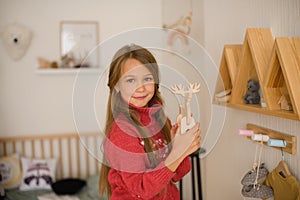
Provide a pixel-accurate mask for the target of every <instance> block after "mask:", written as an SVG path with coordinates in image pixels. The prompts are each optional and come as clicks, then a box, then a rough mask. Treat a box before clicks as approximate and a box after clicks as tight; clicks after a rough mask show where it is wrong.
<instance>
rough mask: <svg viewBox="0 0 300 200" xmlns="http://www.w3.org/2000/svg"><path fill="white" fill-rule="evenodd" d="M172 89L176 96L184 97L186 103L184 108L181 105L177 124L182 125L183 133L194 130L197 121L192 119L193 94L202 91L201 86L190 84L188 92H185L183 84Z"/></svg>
mask: <svg viewBox="0 0 300 200" xmlns="http://www.w3.org/2000/svg"><path fill="white" fill-rule="evenodd" d="M171 89H172V92H173V93H174V94H179V95H181V96H183V98H184V101H185V106H184V107H183V106H182V105H181V104H179V114H178V116H177V119H176V121H177V123H180V125H181V133H184V132H185V131H186V130H188V129H190V128H192V127H193V126H194V125H195V124H196V123H195V119H194V118H193V117H192V113H191V106H190V102H191V99H192V97H193V94H194V93H197V92H199V91H200V84H199V83H193V84H192V83H190V84H189V86H188V89H187V90H185V88H184V87H183V86H182V85H181V84H179V85H174V86H172V87H171Z"/></svg>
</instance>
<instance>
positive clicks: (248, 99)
mask: <svg viewBox="0 0 300 200" xmlns="http://www.w3.org/2000/svg"><path fill="white" fill-rule="evenodd" d="M244 102H245V103H246V104H259V103H260V96H259V83H258V82H257V81H255V80H248V92H247V94H245V95H244Z"/></svg>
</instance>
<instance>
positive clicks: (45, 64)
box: [37, 57, 58, 69]
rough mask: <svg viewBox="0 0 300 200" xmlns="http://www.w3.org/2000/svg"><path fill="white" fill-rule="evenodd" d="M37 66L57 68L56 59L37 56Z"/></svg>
mask: <svg viewBox="0 0 300 200" xmlns="http://www.w3.org/2000/svg"><path fill="white" fill-rule="evenodd" d="M37 59H38V62H39V67H40V68H41V69H50V68H58V64H57V62H56V61H52V62H51V61H48V60H46V59H45V58H42V57H38V58H37Z"/></svg>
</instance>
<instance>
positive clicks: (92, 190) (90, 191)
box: [4, 174, 107, 200]
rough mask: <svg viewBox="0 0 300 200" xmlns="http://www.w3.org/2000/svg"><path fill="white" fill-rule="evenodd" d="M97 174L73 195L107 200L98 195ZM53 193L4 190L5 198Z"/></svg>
mask: <svg viewBox="0 0 300 200" xmlns="http://www.w3.org/2000/svg"><path fill="white" fill-rule="evenodd" d="M98 181H99V174H96V175H92V176H90V177H89V178H87V179H86V183H87V184H86V185H85V186H84V187H83V188H82V189H81V190H80V191H79V192H78V193H77V194H75V197H77V198H79V199H80V200H107V198H106V197H100V195H99V192H98ZM51 193H54V191H53V190H45V189H43V190H28V191H20V190H19V189H17V188H15V189H10V190H6V197H5V198H4V199H5V200H38V197H39V196H43V195H46V194H51Z"/></svg>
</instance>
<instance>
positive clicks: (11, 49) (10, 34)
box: [1, 24, 32, 61]
mask: <svg viewBox="0 0 300 200" xmlns="http://www.w3.org/2000/svg"><path fill="white" fill-rule="evenodd" d="M31 35H32V34H31V31H30V30H29V29H28V28H27V27H25V26H23V25H20V24H12V25H9V26H7V27H6V28H5V29H4V30H3V31H1V39H2V41H3V45H4V47H5V49H6V51H7V53H8V55H9V56H10V57H11V58H12V59H13V60H16V61H17V60H20V59H21V58H22V57H23V56H24V55H25V53H26V51H27V49H28V47H29V44H30V41H31V37H32V36H31Z"/></svg>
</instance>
